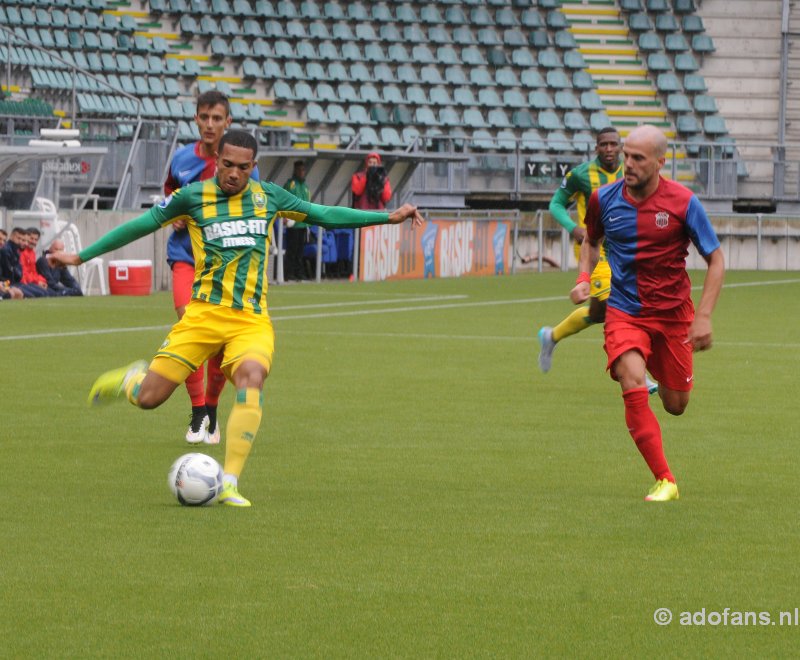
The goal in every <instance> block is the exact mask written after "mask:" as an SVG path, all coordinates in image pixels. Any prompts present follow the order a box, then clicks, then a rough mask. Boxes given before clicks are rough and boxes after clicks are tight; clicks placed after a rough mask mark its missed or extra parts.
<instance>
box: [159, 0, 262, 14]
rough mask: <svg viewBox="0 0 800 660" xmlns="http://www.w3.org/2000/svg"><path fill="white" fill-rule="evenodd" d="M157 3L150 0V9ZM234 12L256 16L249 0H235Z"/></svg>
mask: <svg viewBox="0 0 800 660" xmlns="http://www.w3.org/2000/svg"><path fill="white" fill-rule="evenodd" d="M154 4H155V3H154V2H153V0H150V11H151V12H152V11H153V5H154ZM233 13H234V14H235V15H236V16H256V13H255V12H254V11H253V8H252V7H251V6H250V2H249V0H233Z"/></svg>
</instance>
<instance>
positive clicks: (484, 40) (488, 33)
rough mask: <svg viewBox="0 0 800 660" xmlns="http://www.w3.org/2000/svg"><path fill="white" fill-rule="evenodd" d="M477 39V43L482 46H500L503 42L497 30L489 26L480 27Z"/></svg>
mask: <svg viewBox="0 0 800 660" xmlns="http://www.w3.org/2000/svg"><path fill="white" fill-rule="evenodd" d="M477 39H478V43H479V44H481V45H483V46H500V45H501V44H502V43H503V40H502V39H501V38H500V35H499V34H498V33H497V30H495V29H494V28H490V27H484V28H480V29H479V30H478V36H477Z"/></svg>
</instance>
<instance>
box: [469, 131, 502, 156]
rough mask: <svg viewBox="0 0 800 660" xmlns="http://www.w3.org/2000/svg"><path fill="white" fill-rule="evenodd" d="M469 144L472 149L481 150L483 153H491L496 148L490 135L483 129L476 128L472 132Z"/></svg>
mask: <svg viewBox="0 0 800 660" xmlns="http://www.w3.org/2000/svg"><path fill="white" fill-rule="evenodd" d="M470 143H471V145H472V148H473V149H482V150H484V151H491V150H493V149H495V148H496V147H497V143H496V142H495V141H494V138H493V137H492V134H491V133H490V132H489V131H487V130H486V129H485V128H478V129H476V130H474V131H472V139H471V140H470Z"/></svg>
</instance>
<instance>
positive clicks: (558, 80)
mask: <svg viewBox="0 0 800 660" xmlns="http://www.w3.org/2000/svg"><path fill="white" fill-rule="evenodd" d="M546 80H547V86H548V87H550V88H551V89H569V87H570V82H569V78H567V75H566V74H565V73H564V72H563V71H562V70H561V69H552V70H550V71H548V72H547V76H546Z"/></svg>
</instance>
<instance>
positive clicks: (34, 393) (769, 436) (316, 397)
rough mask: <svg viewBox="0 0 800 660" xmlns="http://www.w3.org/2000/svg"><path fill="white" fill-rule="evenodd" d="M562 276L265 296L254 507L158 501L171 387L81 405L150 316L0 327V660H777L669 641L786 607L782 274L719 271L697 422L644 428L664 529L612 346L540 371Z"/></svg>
mask: <svg viewBox="0 0 800 660" xmlns="http://www.w3.org/2000/svg"><path fill="white" fill-rule="evenodd" d="M695 279H696V280H697V282H698V283H699V282H702V273H697V274H695ZM573 281H574V273H552V274H544V275H536V274H525V275H517V276H511V277H504V278H487V279H460V280H437V281H413V282H392V283H383V284H346V283H327V284H322V285H303V286H286V287H282V288H279V287H273V289H272V290H271V292H270V305H271V308H272V309H273V312H272V313H273V317H274V319H275V326H276V331H277V347H276V358H275V363H274V369H273V373H272V375H271V376H270V378H269V380H268V384H267V388H266V396H265V401H266V404H265V413H264V418H263V422H262V426H261V430H260V432H259V436H258V438H257V440H256V444H255V446H254V449H253V453H252V454H251V457H250V461H249V462H248V465H247V468H246V470H245V473H244V475H243V478H242V482H241V487H242V492H243V493H244V494H245V495H246V496H247V497H249V498H251V499H252V501H253V503H254V506H253V507H252V508H251V509H246V510H237V509H230V508H225V507H221V506H214V507H208V508H202V509H191V508H184V507H181V506H179V505H178V504H177V502H175V501H174V500H173V499H172V497H171V495H170V493H169V491H168V489H167V485H166V474H167V470H168V468H169V466H170V464H171V463H172V461H173V460H174V459H175V458H176V457H177V456H179V455H180V454H182V453H185V452H186V451H189V449H188V448H187V446H186V444H185V443H184V442H183V433H184V431H185V427H186V424H187V421H188V409H189V408H188V397H187V396H186V394H185V390H183V389H179V390H178V391H177V392H176V395H175V396H173V398H172V399H171V400H170V401H168V402H167V403H166V404H165V405H163V406H162V407H161V408H159V409H158V410H155V411H149V412H144V411H140V410H136V409H135V408H133V407H132V406H130V405H128V404H126V403H123V404H119V405H116V406H111V407H108V408H103V409H89V408H87V406H86V395H87V393H88V389H89V387H90V385H91V383H92V381H93V380H94V378H95V377H96V376H97V375H98V374H99V373H100V372H102V371H104V370H107V369H109V368H112V367H116V366H119V365H122V364H125V363H127V362H129V361H131V360H133V359H136V358H149V357H150V356H151V355H152V354H153V353H154V351H155V350H156V349H157V348H158V346H159V345H160V343H161V341H162V339H163V338H164V336H165V335H166V332H167V329H168V327H169V326H170V325H171V324H172V322H173V312H172V309H171V299H170V297H169V295H168V294H157V295H153V296H151V297H144V298H127V297H109V298H87V299H72V300H45V301H33V302H28V303H9V302H3V303H0V320H1V321H2V325H1V327H0V347H1V348H2V350H3V376H2V379H0V402H1V403H2V409H3V414H2V424H0V461H1V462H0V464H1V465H2V474H3V481H2V485H3V497H2V500H3V501H2V506H0V530H2V538H1V539H0V548H1V549H0V593H2V601H0V602H1V603H2V604H0V640H2V641H0V657H9V658H23V657H29V658H50V657H99V656H102V657H130V658H143V657H152V658H165V657H178V658H181V657H186V658H189V657H193V658H197V657H208V658H211V657H230V658H255V657H261V658H286V657H302V658H305V657H318V658H352V657H365V658H382V657H406V658H419V657H426V658H427V657H442V658H462V657H535V656H548V657H551V656H560V657H588V656H599V657H643V656H645V655H651V656H652V655H665V654H666V655H669V656H677V657H696V656H710V655H714V656H722V655H723V654H727V655H736V656H742V655H754V654H757V655H758V656H759V657H776V656H788V655H790V654H793V653H794V652H796V648H797V639H798V635H799V634H800V629H798V627H795V626H788V625H777V624H776V625H771V626H763V625H762V626H756V625H748V626H733V625H730V624H729V625H728V626H724V625H722V624H718V625H712V624H711V623H709V622H707V623H706V625H704V626H701V625H695V626H691V627H690V626H682V625H679V622H678V619H679V616H680V613H681V612H702V611H703V610H705V612H706V614H707V615H708V614H709V613H712V612H719V613H722V612H723V611H724V609H725V608H730V611H731V612H750V611H752V612H762V611H764V612H769V613H770V614H771V616H772V617H773V618H774V619H777V618H778V613H779V612H780V611H793V610H794V608H796V607H800V596H798V591H797V584H798V580H800V561H798V548H799V547H800V535H798V514H797V502H798V491H797V488H798V478H797V472H798V463H797V453H798V442H800V433H799V432H798V431H799V430H800V424H799V423H798V417H799V416H798V409H799V408H798V404H797V392H798V390H797V382H798V380H797V379H798V376H797V375H798V373H800V331H799V330H798V327H799V326H798V303H797V299H798V294H800V275H798V274H797V273H774V272H772V273H754V272H737V273H729V275H728V278H727V282H726V288H725V290H724V291H723V294H722V297H721V300H720V303H719V305H718V308H717V312H716V314H715V317H714V329H715V339H716V341H715V346H714V348H713V350H712V351H710V352H708V353H705V354H702V355H698V356H697V357H696V360H695V366H696V369H695V372H696V389H695V391H694V393H693V396H692V402H691V404H690V406H689V408H688V410H687V412H686V414H685V415H684V416H683V417H681V418H670V417H669V416H668V415H667V414H666V413H664V412H663V410H661V408H660V406H658V407H657V408H656V410H657V415H658V417H659V420H660V421H661V423H662V427H663V430H664V436H665V447H666V452H667V457H668V458H669V459H670V463H671V466H672V468H673V471H674V472H675V474H676V476H677V478H678V483H679V485H680V488H681V500H680V501H679V502H674V503H669V504H666V505H652V504H645V503H644V502H643V501H642V497H643V496H644V494H645V493H646V492H647V489H648V488H649V487H650V486H651V482H652V478H651V476H650V474H649V472H648V471H647V468H646V466H645V464H644V462H643V460H642V459H641V457H640V456H639V454H638V452H637V451H636V449H635V447H634V445H633V443H632V441H631V439H630V437H629V436H628V434H627V431H626V429H625V424H624V418H623V409H622V401H621V397H620V394H619V389H618V386H617V385H616V384H615V383H613V382H612V381H611V380H610V379H609V378H608V377H607V375H606V374H605V373H604V354H603V351H602V348H601V345H602V332H601V329H600V328H591V329H589V330H587V331H586V332H584V333H582V334H581V335H579V336H576V337H573V338H571V339H569V340H567V341H565V342H564V343H563V344H561V345H559V347H558V348H557V350H556V352H555V357H554V366H553V370H552V371H551V372H550V373H549V374H547V375H543V374H541V373H540V372H539V370H538V368H537V366H536V356H537V352H538V344H537V342H536V339H535V330H536V329H537V328H538V327H539V326H540V325H543V324H555V322H557V321H559V320H560V319H561V318H562V317H563V316H565V315H566V314H567V313H568V312H569V311H570V310H571V305H570V303H569V302H568V300H567V298H566V295H567V293H568V290H569V288H570V287H571V283H572V282H573ZM652 401H653V404H654V405H655V403H656V401H655V400H652ZM230 402H231V388H230V386H229V387H228V388H227V389H226V392H225V395H224V396H223V400H222V402H221V405H220V410H221V413H222V417H223V420H224V419H225V418H226V417H227V411H228V410H229V409H230ZM223 430H224V426H223ZM205 451H207V453H210V454H211V455H213V456H215V457H216V458H217V459H219V460H220V461H221V460H222V457H223V448H222V447H212V448H207V449H206V450H205ZM661 607H665V608H669V609H670V610H671V611H672V612H673V615H674V617H675V618H674V620H673V622H672V624H671V625H667V626H658V625H656V624H655V623H654V620H653V616H654V611H655V610H656V609H657V608H661ZM711 620H712V622H713V621H715V620H716V619H714V618H713V616H712V617H711Z"/></svg>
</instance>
